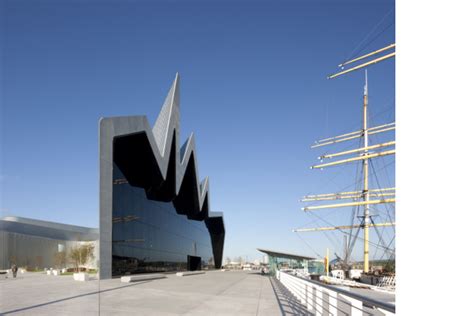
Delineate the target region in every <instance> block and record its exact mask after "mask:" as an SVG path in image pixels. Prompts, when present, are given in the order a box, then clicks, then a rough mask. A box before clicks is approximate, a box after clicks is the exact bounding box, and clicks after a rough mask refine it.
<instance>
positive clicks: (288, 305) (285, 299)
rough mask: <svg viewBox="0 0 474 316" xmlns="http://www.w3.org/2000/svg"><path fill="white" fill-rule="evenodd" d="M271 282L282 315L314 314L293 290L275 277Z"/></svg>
mask: <svg viewBox="0 0 474 316" xmlns="http://www.w3.org/2000/svg"><path fill="white" fill-rule="evenodd" d="M270 283H271V285H272V288H273V292H275V296H276V298H277V300H278V305H279V306H280V311H281V314H282V315H313V314H312V313H310V312H309V311H308V310H307V309H306V307H305V306H303V305H302V304H301V303H300V302H298V300H297V299H296V297H295V296H294V295H293V294H291V292H290V291H289V290H288V289H287V288H286V287H285V286H284V285H283V284H281V283H280V281H278V280H277V279H275V278H274V277H270Z"/></svg>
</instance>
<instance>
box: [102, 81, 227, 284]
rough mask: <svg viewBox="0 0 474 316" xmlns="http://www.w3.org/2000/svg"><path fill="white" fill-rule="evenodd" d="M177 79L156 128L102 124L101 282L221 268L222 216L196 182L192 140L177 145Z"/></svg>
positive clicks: (115, 121)
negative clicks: (159, 273) (127, 275)
mask: <svg viewBox="0 0 474 316" xmlns="http://www.w3.org/2000/svg"><path fill="white" fill-rule="evenodd" d="M179 98H180V97H179V77H178V75H176V79H175V81H174V83H173V85H172V87H171V89H170V91H169V93H168V96H167V98H166V100H165V103H164V105H163V107H162V109H161V112H160V115H159V116H158V119H157V120H156V122H155V124H154V126H153V127H150V125H149V123H148V119H147V118H146V117H145V116H127V117H111V118H102V119H101V120H100V123H99V125H100V127H99V128H100V131H99V144H100V153H99V156H100V277H101V279H107V278H111V277H114V276H120V275H124V274H135V273H148V272H165V271H180V270H200V269H212V268H220V267H221V265H222V253H223V249H224V237H225V228H224V219H223V215H222V213H216V212H211V209H210V199H209V181H208V179H207V178H205V179H204V181H202V182H199V174H198V169H197V158H196V149H195V140H194V137H193V135H191V137H189V138H188V139H187V141H186V142H185V143H184V145H183V146H182V147H181V148H179V145H180V137H179V136H180V135H179V134H180V128H179V126H180V125H179V124H180V110H179Z"/></svg>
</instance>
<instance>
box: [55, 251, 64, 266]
mask: <svg viewBox="0 0 474 316" xmlns="http://www.w3.org/2000/svg"><path fill="white" fill-rule="evenodd" d="M66 258H67V255H66V252H65V251H60V252H59V251H58V252H56V253H55V254H54V265H55V266H56V268H58V269H59V268H61V267H64V265H66Z"/></svg>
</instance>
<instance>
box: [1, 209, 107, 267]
mask: <svg viewBox="0 0 474 316" xmlns="http://www.w3.org/2000/svg"><path fill="white" fill-rule="evenodd" d="M98 239H99V230H98V229H97V228H88V227H82V226H75V225H68V224H61V223H55V222H48V221H42V220H36V219H31V218H24V217H14V216H7V217H3V218H1V219H0V248H1V251H0V269H9V268H10V267H11V266H12V264H13V263H15V264H16V265H17V266H18V267H25V268H30V269H44V268H53V267H55V265H56V264H55V256H56V254H57V253H61V252H65V254H66V258H68V253H69V250H70V249H72V248H73V247H77V246H80V245H82V244H86V243H89V244H90V243H92V244H93V245H94V258H93V259H92V260H90V261H89V262H88V263H87V264H86V265H85V267H86V268H89V269H96V268H97V267H98V264H97V263H98V260H99V243H98ZM64 265H65V266H64V267H61V268H65V267H73V263H72V262H71V261H70V260H66V264H64Z"/></svg>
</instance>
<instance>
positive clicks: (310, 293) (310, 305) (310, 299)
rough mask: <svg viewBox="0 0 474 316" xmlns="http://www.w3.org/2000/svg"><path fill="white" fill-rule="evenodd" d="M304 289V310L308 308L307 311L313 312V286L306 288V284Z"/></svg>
mask: <svg viewBox="0 0 474 316" xmlns="http://www.w3.org/2000/svg"><path fill="white" fill-rule="evenodd" d="M306 287H307V288H308V289H307V292H306V293H307V297H306V298H307V304H306V308H308V310H309V311H313V310H314V305H313V304H314V294H313V289H314V287H313V285H312V284H310V285H309V287H308V284H307V283H306Z"/></svg>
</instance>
